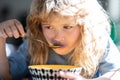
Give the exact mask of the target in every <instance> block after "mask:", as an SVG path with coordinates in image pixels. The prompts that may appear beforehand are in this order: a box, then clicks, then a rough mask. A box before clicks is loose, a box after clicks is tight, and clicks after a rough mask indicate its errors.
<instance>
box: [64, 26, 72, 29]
mask: <svg viewBox="0 0 120 80" xmlns="http://www.w3.org/2000/svg"><path fill="white" fill-rule="evenodd" d="M64 28H65V29H71V28H73V26H64Z"/></svg>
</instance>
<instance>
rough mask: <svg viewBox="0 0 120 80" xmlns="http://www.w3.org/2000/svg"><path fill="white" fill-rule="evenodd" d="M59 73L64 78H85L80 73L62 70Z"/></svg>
mask: <svg viewBox="0 0 120 80" xmlns="http://www.w3.org/2000/svg"><path fill="white" fill-rule="evenodd" d="M59 75H60V76H61V77H63V78H67V79H68V80H82V79H83V78H82V77H81V76H80V75H76V74H74V73H71V72H63V71H60V72H59Z"/></svg>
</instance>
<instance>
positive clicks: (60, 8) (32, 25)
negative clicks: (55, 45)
mask: <svg viewBox="0 0 120 80" xmlns="http://www.w3.org/2000/svg"><path fill="white" fill-rule="evenodd" d="M56 14H60V15H61V17H74V19H75V21H76V25H78V26H79V27H80V30H81V34H80V41H79V45H78V46H77V47H76V48H75V50H74V52H73V54H72V55H71V56H70V58H69V59H70V60H71V65H75V66H80V67H82V68H83V71H82V72H81V75H82V76H84V77H86V78H92V77H93V76H94V74H95V73H96V71H97V69H98V66H99V62H100V60H101V58H102V56H103V55H104V52H105V49H106V46H107V40H108V38H109V34H110V24H109V18H108V16H107V15H106V13H105V11H104V10H103V9H102V7H101V6H100V5H99V4H98V2H97V0H92V1H91V0H33V3H32V5H31V8H30V14H29V16H28V18H27V26H28V35H29V36H30V37H32V38H35V39H40V40H43V41H45V42H46V43H47V41H46V40H45V38H44V36H43V33H42V29H41V22H44V21H47V20H48V19H49V18H52V17H54V16H57V15H56ZM51 16H52V17H51ZM54 18H55V17H54ZM49 51H50V48H49V47H48V46H46V45H44V44H42V43H38V42H35V41H33V40H32V39H30V40H29V52H30V54H31V64H46V63H47V59H48V54H49Z"/></svg>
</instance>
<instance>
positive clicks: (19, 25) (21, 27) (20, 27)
mask: <svg viewBox="0 0 120 80" xmlns="http://www.w3.org/2000/svg"><path fill="white" fill-rule="evenodd" d="M15 25H16V28H17V29H18V31H19V33H20V35H21V37H24V36H25V31H24V29H23V26H22V24H21V23H20V22H19V21H17V20H15Z"/></svg>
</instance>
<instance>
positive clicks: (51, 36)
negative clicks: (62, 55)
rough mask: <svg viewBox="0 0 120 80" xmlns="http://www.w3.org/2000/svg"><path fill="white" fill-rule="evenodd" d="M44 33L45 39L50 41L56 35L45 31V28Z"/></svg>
mask: <svg viewBox="0 0 120 80" xmlns="http://www.w3.org/2000/svg"><path fill="white" fill-rule="evenodd" d="M43 35H44V37H45V39H46V40H47V41H48V42H50V41H51V39H52V38H53V36H54V35H53V33H51V32H48V31H45V30H43Z"/></svg>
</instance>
